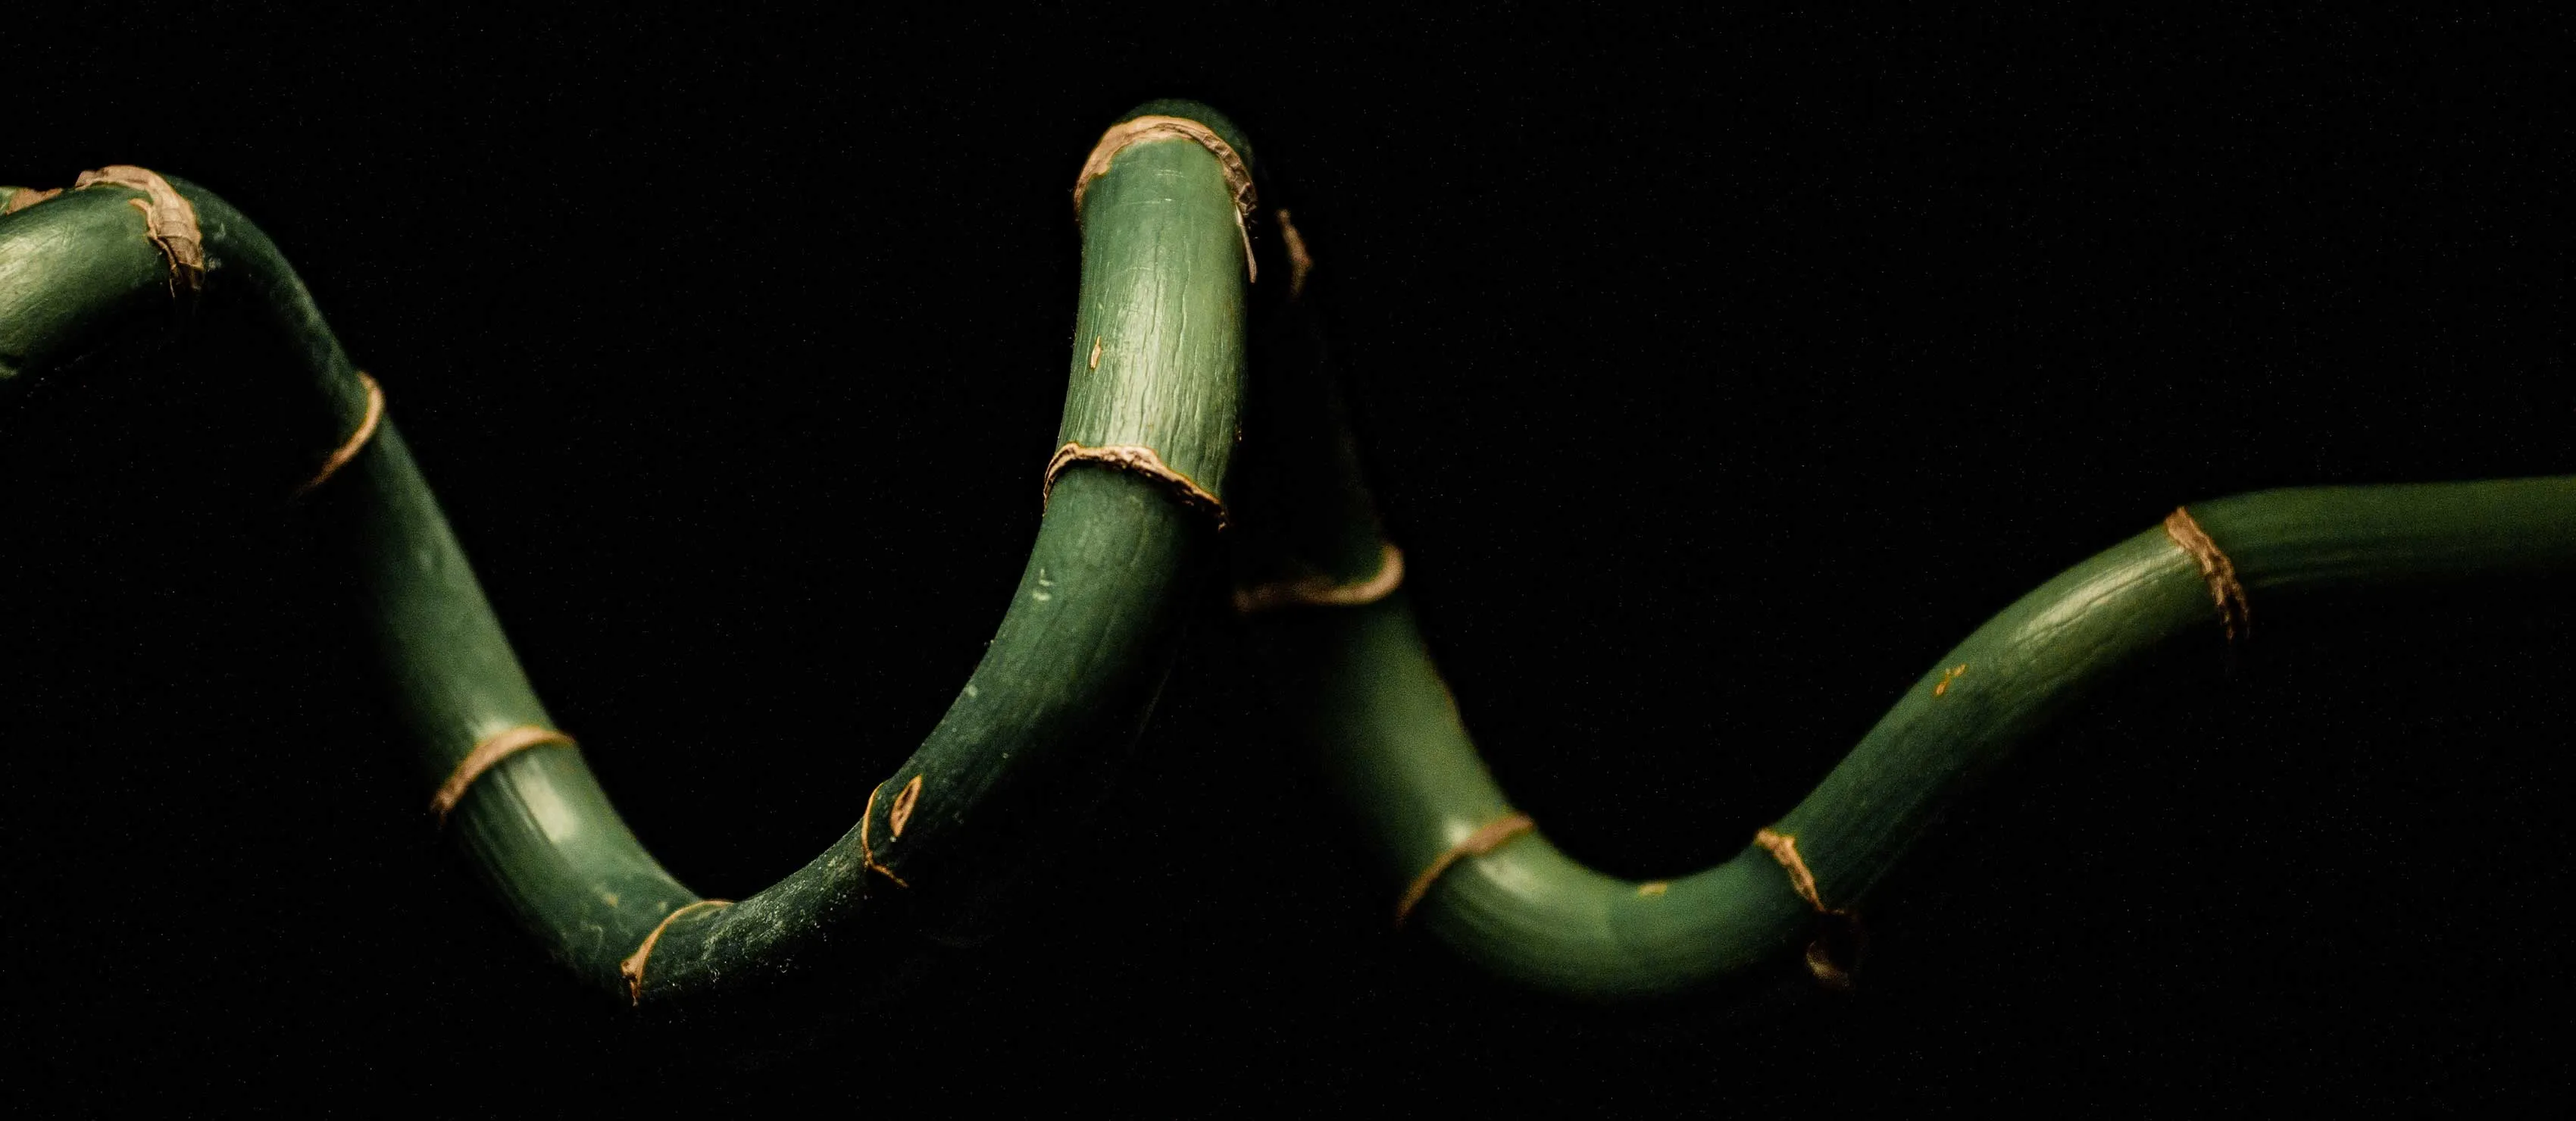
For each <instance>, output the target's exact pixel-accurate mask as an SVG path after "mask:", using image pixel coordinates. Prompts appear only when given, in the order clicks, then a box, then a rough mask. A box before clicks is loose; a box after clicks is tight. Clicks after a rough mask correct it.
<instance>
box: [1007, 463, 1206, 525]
mask: <svg viewBox="0 0 2576 1121" xmlns="http://www.w3.org/2000/svg"><path fill="white" fill-rule="evenodd" d="M1077 463H1097V464H1100V465H1101V466H1103V467H1107V468H1109V469H1111V470H1114V471H1125V472H1127V473H1128V474H1131V475H1142V476H1144V477H1146V478H1148V479H1152V480H1154V481H1155V482H1158V483H1161V484H1163V489H1165V490H1168V491H1170V492H1171V493H1172V497H1174V498H1177V499H1179V500H1180V503H1181V505H1183V506H1187V507H1189V508H1191V509H1193V510H1199V511H1203V512H1205V513H1207V514H1208V515H1209V516H1211V517H1213V518H1215V519H1216V527H1217V528H1218V529H1220V530H1222V529H1224V528H1225V526H1226V514H1225V503H1224V502H1223V501H1221V500H1219V499H1218V498H1217V496H1215V495H1213V494H1210V493H1208V490H1207V488H1205V487H1202V486H1200V485H1198V483H1197V482H1195V481H1193V480H1192V479H1191V478H1190V477H1189V476H1187V475H1184V474H1181V473H1180V472H1178V471H1174V470H1172V469H1171V468H1170V467H1168V466H1165V465H1164V463H1163V456H1162V453H1160V452H1157V451H1155V450H1154V449H1152V448H1149V447H1145V446H1142V445H1138V444H1110V445H1105V446H1102V447H1096V448H1091V447H1084V446H1083V445H1081V444H1078V443H1072V442H1069V441H1068V442H1067V443H1066V444H1065V445H1064V446H1063V447H1060V448H1057V449H1056V450H1055V455H1053V456H1051V457H1049V458H1048V459H1047V466H1046V485H1045V486H1044V487H1042V488H1041V489H1040V490H1039V492H1038V505H1039V507H1040V508H1041V509H1043V508H1045V505H1046V503H1047V502H1049V501H1051V500H1052V499H1054V497H1055V481H1056V478H1057V477H1058V476H1061V475H1063V474H1064V473H1065V471H1066V470H1067V469H1069V468H1071V467H1072V466H1073V465H1074V464H1077Z"/></svg>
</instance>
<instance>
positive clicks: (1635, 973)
mask: <svg viewBox="0 0 2576 1121" xmlns="http://www.w3.org/2000/svg"><path fill="white" fill-rule="evenodd" d="M1282 224H1283V227H1284V226H1285V222H1284V216H1283V223H1282ZM1283 232H1284V231H1283ZM1288 236H1289V237H1290V239H1291V241H1292V244H1293V243H1294V235H1293V234H1289V235H1288ZM1294 283H1296V285H1297V286H1298V287H1300V288H1302V287H1303V276H1302V270H1301V276H1300V277H1299V278H1298V280H1297V281H1296V282H1294ZM1290 314H1291V315H1292V316H1295V315H1296V314H1297V313H1296V311H1295V310H1294V309H1292V311H1291V313H1290ZM1278 334H1279V339H1278V341H1277V342H1276V343H1274V344H1267V345H1271V346H1274V347H1275V348H1276V349H1278V350H1279V351H1281V352H1282V357H1281V359H1280V360H1279V361H1275V362H1265V363H1264V366H1263V369H1264V373H1265V378H1266V380H1265V382H1264V383H1263V384H1262V385H1260V386H1257V387H1256V392H1255V415H1256V417H1257V424H1256V425H1255V428H1254V431H1253V438H1252V439H1251V441H1250V443H1249V444H1248V445H1247V446H1248V447H1249V448H1251V449H1252V453H1251V455H1250V456H1249V457H1248V462H1247V468H1246V472H1245V479H1244V490H1245V496H1244V501H1243V506H1244V509H1245V515H1246V516H1245V522H1246V528H1247V531H1248V532H1247V533H1246V534H1245V535H1244V537H1243V539H1242V546H1243V547H1242V548H1240V549H1239V550H1238V556H1237V564H1238V577H1237V578H1238V582H1239V586H1240V590H1239V591H1238V592H1237V595H1236V603H1237V607H1238V609H1239V610H1240V611H1242V612H1244V613H1246V614H1247V615H1249V616H1251V620H1250V622H1251V625H1252V628H1253V630H1254V632H1255V633H1256V635H1257V636H1258V641H1257V645H1258V646H1259V647H1260V648H1261V650H1262V652H1263V672H1264V674H1265V675H1266V676H1267V677H1268V678H1269V679H1270V682H1269V683H1270V685H1271V688H1272V691H1273V693H1274V694H1275V695H1276V696H1277V697H1278V698H1279V705H1280V708H1281V710H1282V712H1283V714H1284V715H1286V716H1287V717H1289V718H1290V719H1293V720H1295V721H1296V722H1297V723H1298V725H1299V726H1300V728H1301V730H1302V733H1303V735H1304V736H1306V737H1307V738H1309V739H1310V740H1311V741H1312V742H1313V743H1314V744H1315V745H1316V746H1317V748H1318V749H1319V750H1321V751H1322V752H1323V753H1324V755H1325V756H1326V759H1327V770H1328V771H1330V772H1331V773H1332V775H1333V777H1334V779H1335V783H1336V786H1337V787H1338V788H1339V789H1340V790H1341V792H1342V793H1343V795H1344V797H1345V800H1346V801H1347V802H1348V807H1347V808H1348V810H1349V812H1350V814H1351V816H1352V817H1353V819H1355V820H1356V821H1357V822H1358V823H1359V825H1360V828H1361V830H1362V831H1363V832H1364V833H1365V834H1367V837H1368V843H1369V845H1370V847H1371V848H1372V849H1373V850H1374V852H1375V854H1376V856H1377V857H1378V862H1379V867H1380V868H1381V870H1382V871H1383V873H1384V875H1385V877H1386V880H1385V882H1386V890H1387V891H1388V894H1389V898H1390V900H1391V901H1392V902H1393V903H1394V915H1393V918H1394V921H1395V922H1396V924H1397V925H1400V926H1408V927H1413V928H1419V929H1423V930H1427V931H1428V932H1429V933H1430V934H1431V935H1432V936H1433V937H1435V938H1437V939H1439V940H1440V941H1441V942H1443V943H1445V944H1447V945H1449V946H1450V947H1452V948H1454V949H1455V950H1456V951H1457V952H1459V953H1460V954H1462V955H1464V956H1465V957H1467V958H1469V959H1471V960H1473V961H1475V962H1477V963H1478V964H1480V965H1481V966H1483V967H1485V968H1487V969H1489V970H1491V971H1493V972H1494V973H1496V974H1499V975H1501V976H1503V977H1506V978H1509V979H1511V980H1513V981H1515V982H1518V983H1521V984H1523V985H1526V986H1529V987H1532V988H1536V989H1540V990H1544V991H1550V992H1556V993H1561V994H1566V995H1571V996H1576V997H1581V998H1602V999H1616V998H1628V997H1646V996H1654V995H1661V994H1669V993H1675V992H1681V991H1687V990H1691V989H1696V988H1703V987H1707V986H1712V985H1717V984H1721V983H1724V982H1728V981H1730V980H1733V979H1741V978H1748V977H1751V976H1753V975H1754V974H1755V971H1757V970H1761V969H1765V968H1768V967H1770V966H1772V965H1773V963H1780V962H1783V961H1785V960H1787V959H1789V958H1790V956H1791V955H1792V954H1793V953H1795V952H1797V951H1798V950H1799V949H1800V948H1801V947H1803V948H1804V955H1805V958H1806V965H1807V967H1808V968H1809V969H1810V970H1812V971H1813V973H1814V974H1815V976H1816V977H1817V978H1819V979H1820V980H1823V981H1825V982H1826V983H1828V984H1833V985H1841V984H1846V983H1848V981H1849V970H1850V969H1851V967H1852V965H1853V960H1854V958H1855V956H1856V955H1855V951H1856V949H1857V940H1858V938H1859V935H1860V929H1859V926H1858V924H1857V918H1856V909H1857V908H1858V907H1859V906H1860V905H1861V904H1862V903H1864V902H1866V901H1867V900H1868V898H1869V893H1870V890H1871V888H1872V887H1873V886H1874V885H1876V884H1878V883H1879V882H1880V880H1881V878H1882V877H1883V876H1885V875H1886V874H1887V872H1888V871H1889V870H1890V869H1891V868H1892V867H1894V866H1895V865H1896V864H1897V862H1898V861H1899V860H1900V858H1902V857H1903V855H1904V854H1905V853H1906V851H1907V850H1908V848H1909V847H1910V846H1911V845H1912V844H1913V843H1914V841H1915V840H1916V839H1917V838H1918V836H1919V835H1921V834H1922V833H1923V831H1924V830H1925V829H1926V828H1927V826H1928V825H1929V824H1930V822H1931V821H1932V819H1933V816H1934V814H1935V813H1936V812H1937V811H1938V810H1939V809H1940V808H1941V807H1942V806H1943V805H1944V804H1945V803H1947V802H1948V801H1949V800H1951V799H1953V798H1955V797H1957V796H1959V795H1960V794H1961V793H1963V792H1964V791H1966V790H1968V789H1969V788H1970V787H1972V786H1973V784H1974V782H1975V780H1976V779H1977V778H1978V777H1979V776H1980V775H1983V774H1985V773H1987V772H1989V771H1991V770H1992V768H1994V767H1995V766H1996V765H1997V764H1999V763H2001V762H2002V761H2003V760H2004V759H2005V758H2006V757H2007V756H2008V755H2010V753H2011V752H2012V751H2013V750H2014V749H2015V748H2017V747H2018V746H2020V745H2022V744H2023V743H2025V742H2027V741H2029V740H2030V739H2031V738H2032V736H2033V735H2034V734H2035V733H2037V732H2039V731H2040V730H2041V729H2042V728H2044V727H2045V726H2046V725H2047V723H2048V721H2049V720H2050V718H2051V717H2052V716H2053V715H2055V714H2057V713H2059V712H2061V711H2063V710H2064V709H2066V707H2067V706H2068V705H2070V704H2071V703H2073V702H2075V701H2077V700H2079V699H2081V698H2083V697H2085V696H2086V695H2088V694H2090V693H2092V692H2094V691H2096V690H2098V689H2100V688H2101V687H2103V686H2104V685H2106V684H2108V683H2110V682H2112V681H2114V680H2115V679H2119V678H2121V677H2123V676H2124V675H2130V674H2133V673H2135V672H2137V671H2139V670H2140V669H2141V668H2143V667H2145V666H2146V665H2148V664H2150V663H2153V662H2156V661H2158V660H2160V659H2161V660H2174V659H2191V658H2210V657H2216V656H2218V655H2219V652H2220V651H2221V650H2222V649H2223V648H2224V646H2225V645H2226V644H2229V643H2234V642H2242V641H2246V640H2248V639H2249V638H2250V636H2251V631H2252V627H2253V625H2254V620H2255V618H2256V617H2257V616H2258V615H2260V614H2261V613H2263V612H2264V611H2265V609H2266V607H2267V606H2269V605H2276V604H2289V603H2292V602H2294V601H2299V600H2311V599H2317V598H2322V597H2355V596H2364V597H2366V596H2368V595H2369V594H2370V593H2373V592H2380V591H2386V590H2389V589H2391V588H2394V587H2396V586H2401V585H2423V584H2438V583H2455V584H2469V585H2476V584H2484V585H2487V586H2490V587H2494V588H2498V589H2511V588H2514V587H2516V586H2518V583H2519V582H2520V581H2523V580H2526V579H2529V578H2534V577H2549V578H2564V577H2565V576H2567V575H2569V574H2570V573H2576V476H2561V477H2553V478H2536V479H2514V480H2500V481H2492V482H2473V483H2441V484H2428V485H2411V486H2365V487H2320V488H2306V489H2289V490H2275V491H2266V492H2262V493H2256V494H2246V495H2238V496H2235V497H2230V498H2223V499H2218V500H2216V501H2211V502H2205V503H2194V504H2192V505H2190V506H2188V507H2183V508H2178V509H2176V510H2175V511H2174V512H2173V514H2172V515H2171V516H2169V517H2167V518H2166V519H2165V521H2164V522H2163V524H2161V525H2158V526H2155V527H2152V528H2149V529H2147V530H2145V531H2143V532H2141V533H2139V534H2137V535H2136V536H2134V537H2131V538H2129V539H2128V540H2126V541H2122V542H2119V543H2118V544H2115V545H2113V546H2112V547H2110V548H2109V549H2106V550H2104V551H2103V552H2101V553H2099V554H2097V555H2095V556H2094V557H2093V558H2091V559H2090V560H2087V561H2084V562H2083V563H2081V564H2078V565H2076V566H2075V567H2073V568H2070V569H2068V570H2066V571H2065V572H2064V573H2062V574H2060V575H2059V576H2057V577H2056V578H2055V579H2052V580H2050V581H2048V582H2047V583H2046V584H2043V585H2042V586H2040V587H2039V588H2038V589H2036V590H2034V591H2032V592H2030V593H2029V594H2027V595H2025V596H2023V597H2022V598H2021V599H2020V600H2019V601H2017V602H2015V603H2014V604H2013V605H2012V606H2010V607H2008V608H2006V609H2005V610H2004V611H2003V612H2001V613H2000V614H1998V615H1996V616H1995V617H1994V618H1993V619H1992V620H1990V621H1988V622H1987V623H1986V624H1985V625H1984V626H1982V627H1980V628H1978V629H1977V630H1976V631H1975V632H1974V633H1973V634H1971V635H1969V636H1968V637H1967V639H1966V640H1964V641H1962V642H1961V643H1960V644H1959V645H1958V646H1957V647H1956V648H1954V649H1952V650H1951V651H1950V652H1949V653H1947V654H1945V655H1943V656H1942V657H1941V658H1940V659H1939V660H1938V661H1937V662H1935V663H1934V664H1933V665H1932V666H1931V667H1929V668H1927V669H1926V670H1925V672H1924V674H1923V676H1922V678H1921V679H1920V680H1918V681H1917V682H1916V683H1915V685H1914V686H1913V687H1912V688H1910V689H1908V690H1907V691H1906V692H1905V694H1904V695H1902V696H1901V697H1898V698H1897V699H1896V701H1895V703H1894V705H1893V706H1892V707H1891V708H1890V709H1889V711H1888V712H1887V714H1886V716H1885V717H1884V718H1883V719H1882V720H1880V721H1879V722H1878V724H1877V726H1876V727H1874V728H1872V729H1871V730H1870V731H1869V732H1868V733H1867V734H1866V735H1865V736H1864V737H1863V738H1862V739H1861V741H1860V743H1859V744H1858V745H1856V746H1855V747H1854V748H1853V749H1852V750H1851V752H1850V753H1849V754H1848V755H1847V756H1845V757H1844V759H1843V761H1842V762H1841V763H1840V765H1838V766H1836V767H1834V768H1833V770H1832V771H1831V773H1829V774H1827V775H1825V776H1824V777H1823V780H1822V781H1821V782H1820V783H1819V784H1818V785H1817V786H1816V787H1815V789H1814V791H1813V792H1812V793H1811V794H1809V795H1808V796H1807V797H1806V798H1805V799H1804V800H1803V801H1801V802H1799V803H1798V804H1797V805H1796V806H1794V807H1791V808H1790V809H1789V810H1788V811H1787V812H1786V813H1784V814H1782V815H1781V816H1780V818H1779V819H1778V820H1777V821H1775V822H1774V823H1772V824H1771V825H1770V826H1769V827H1767V828H1764V829H1761V830H1759V831H1758V832H1756V834H1755V835H1754V836H1752V837H1749V838H1747V839H1746V844H1745V847H1744V849H1743V850H1742V851H1741V852H1740V853H1738V854H1737V855H1736V856H1735V857H1734V858H1733V859H1731V860H1728V861H1726V862H1724V863H1722V864H1719V865H1717V866H1716V867H1713V868H1707V869H1703V870H1699V871H1695V872H1689V873H1687V874H1680V875H1675V876H1673V877H1671V878H1669V879H1656V880H1649V881H1642V882H1639V881H1628V880H1622V879H1617V878H1614V877H1611V876H1606V875H1603V874H1600V873H1597V872H1594V871H1592V870H1591V869H1589V868H1586V867H1584V866H1583V865H1581V864H1579V863H1577V862H1576V861H1574V860H1572V859H1570V858H1568V857H1567V856H1565V855H1564V854H1563V853H1562V852H1560V851H1559V850H1558V849H1557V848H1556V847H1555V846H1554V845H1552V844H1550V843H1549V842H1548V840H1547V838H1546V837H1545V835H1544V834H1543V832H1542V831H1541V830H1540V829H1539V828H1538V827H1537V825H1536V823H1534V822H1532V821H1531V819H1530V818H1529V817H1528V816H1527V815H1526V814H1523V813H1521V812H1520V811H1519V810H1517V809H1516V808H1514V806H1513V805H1512V803H1511V802H1510V800H1509V799H1508V798H1507V797H1506V795H1505V794H1504V792H1503V791H1502V790H1501V789H1500V788H1499V787H1498V786H1497V784H1496V783H1495V781H1494V778H1493V776H1492V775H1491V773H1489V772H1488V771H1487V770H1486V768H1485V766H1484V763H1483V762H1482V760H1481V759H1480V758H1479V757H1478V754H1477V751H1476V747H1475V744H1474V742H1473V741H1472V740H1471V739H1470V737H1469V736H1468V734H1467V731H1466V728H1465V724H1464V720H1463V718H1462V717H1461V715H1460V713H1459V711H1458V707H1457V704H1456V702H1455V701H1454V699H1453V698H1452V697H1451V696H1450V693H1449V690H1448V688H1447V687H1446V685H1445V684H1444V683H1443V682H1442V680H1441V677H1440V673H1439V669H1438V667H1437V666H1436V665H1435V664H1434V662H1433V660H1432V657H1431V654H1430V652H1429V650H1428V649H1427V648H1426V646H1425V644H1424V640H1423V636H1422V634H1421V632H1420V630H1419V628H1418V627H1417V624H1416V622H1415V618H1414V613H1413V609H1412V607H1411V606H1410V604H1409V603H1408V602H1407V599H1406V596H1405V594H1404V593H1403V591H1402V590H1401V585H1402V580H1403V572H1404V569H1403V556H1402V554H1401V552H1399V551H1398V550H1397V549H1396V548H1395V546H1393V545H1391V544H1389V543H1388V542H1387V541H1386V540H1385V537H1384V535H1383V533H1382V531H1381V529H1380V527H1379V523H1378V519H1377V517H1376V514H1375V510H1374V505H1373V502H1372V499H1371V498H1370V495H1369V491H1368V487H1367V485H1366V480H1365V479H1364V478H1363V475H1362V471H1361V467H1360V459H1359V455H1358V453H1357V450H1356V448H1355V446H1354V444H1353V436H1352V434H1351V429H1350V425H1349V423H1348V420H1347V417H1346V415H1345V412H1344V406H1343V404H1342V402H1341V400H1340V397H1339V393H1338V389H1337V387H1336V386H1335V384H1334V383H1333V380H1332V377H1331V376H1330V374H1329V373H1328V372H1327V367H1328V365H1329V363H1328V361H1327V358H1326V352H1325V348H1324V344H1323V342H1322V340H1321V338H1320V336H1319V335H1318V334H1317V332H1316V331H1315V329H1314V326H1313V320H1312V319H1311V317H1306V318H1296V319H1292V320H1291V321H1290V322H1288V323H1286V324H1284V325H1283V326H1282V327H1281V328H1280V329H1279V332H1278ZM2521 586H2528V585H2521Z"/></svg>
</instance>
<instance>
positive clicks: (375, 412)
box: [295, 370, 385, 498]
mask: <svg viewBox="0 0 2576 1121" xmlns="http://www.w3.org/2000/svg"><path fill="white" fill-rule="evenodd" d="M358 380H359V381H360V382H362V383H364V384H365V385H366V387H367V415H366V416H365V417H363V418H361V419H360V420H359V421H358V428H357V431H355V432H351V433H350V434H349V438H348V439H346V440H343V441H341V442H340V446H339V447H338V448H336V449H334V450H333V451H332V452H331V456H330V458H328V459H325V460H323V461H322V469H321V470H320V471H317V472H314V474H313V477H312V478H310V479H306V480H305V481H304V485H303V486H300V487H297V488H295V493H296V496H297V497H299V498H300V497H302V496H304V495H307V494H311V493H313V490H314V488H316V487H319V486H321V485H322V484H323V483H325V482H328V481H330V478H331V475H332V473H333V472H336V471H338V470H339V469H341V468H343V467H346V466H348V465H349V461H350V460H352V459H356V458H358V452H359V451H361V450H362V449H364V448H365V447H366V446H367V441H368V440H369V439H370V438H372V437H374V436H375V434H376V425H377V423H378V422H380V421H382V420H384V419H385V390H384V387H383V386H380V385H377V384H376V379H374V378H371V377H368V376H367V372H366V371H365V370H360V371H358Z"/></svg>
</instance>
